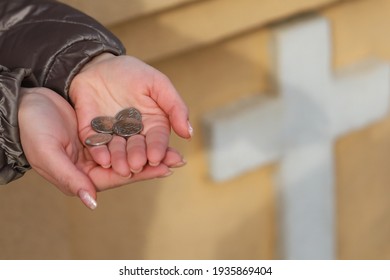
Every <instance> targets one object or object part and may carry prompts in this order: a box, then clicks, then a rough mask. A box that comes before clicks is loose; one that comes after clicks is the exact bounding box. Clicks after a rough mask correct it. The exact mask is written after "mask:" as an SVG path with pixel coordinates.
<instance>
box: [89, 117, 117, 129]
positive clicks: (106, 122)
mask: <svg viewBox="0 0 390 280" xmlns="http://www.w3.org/2000/svg"><path fill="white" fill-rule="evenodd" d="M114 122H115V118H113V117H108V116H100V117H96V118H94V119H93V120H92V121H91V126H92V128H93V130H95V131H96V132H100V133H112V132H113V130H112V127H113V125H114Z"/></svg>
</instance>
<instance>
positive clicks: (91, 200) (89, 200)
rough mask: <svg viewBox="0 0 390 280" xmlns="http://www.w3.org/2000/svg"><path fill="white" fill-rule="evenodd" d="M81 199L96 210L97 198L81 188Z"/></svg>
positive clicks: (79, 194)
mask: <svg viewBox="0 0 390 280" xmlns="http://www.w3.org/2000/svg"><path fill="white" fill-rule="evenodd" d="M78 196H79V197H80V199H81V201H82V202H83V203H84V205H85V206H87V207H88V208H89V209H91V210H95V209H96V207H97V202H96V200H95V199H94V198H93V197H92V196H91V195H90V194H89V193H88V192H87V191H85V190H80V191H79V193H78Z"/></svg>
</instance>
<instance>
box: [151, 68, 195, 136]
mask: <svg viewBox="0 0 390 280" xmlns="http://www.w3.org/2000/svg"><path fill="white" fill-rule="evenodd" d="M158 73H159V74H160V75H156V78H155V84H154V88H153V95H154V96H153V95H152V96H153V99H154V100H155V101H156V102H157V104H158V105H159V106H160V108H161V109H162V110H163V111H164V112H165V113H166V114H167V115H168V117H169V121H170V123H171V125H172V128H173V130H174V131H175V132H176V134H177V135H179V136H181V137H183V138H187V139H190V138H191V137H192V133H193V129H192V127H191V124H190V122H189V113H188V108H187V106H186V104H185V103H184V101H183V99H182V98H181V96H180V94H179V93H178V92H177V90H176V88H175V87H174V86H173V84H172V83H171V81H170V80H169V78H168V77H167V76H165V75H164V74H162V73H160V72H158Z"/></svg>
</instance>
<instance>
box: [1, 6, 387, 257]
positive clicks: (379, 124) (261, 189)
mask: <svg viewBox="0 0 390 280" xmlns="http://www.w3.org/2000/svg"><path fill="white" fill-rule="evenodd" d="M62 2H64V3H67V4H69V5H72V6H74V7H76V8H78V9H80V10H82V11H84V12H85V13H87V14H89V15H91V16H92V17H94V18H96V19H97V20H98V21H100V22H101V23H103V24H104V25H105V26H107V27H108V28H109V29H110V30H111V31H112V32H113V33H114V34H116V35H117V36H118V37H119V38H120V39H121V40H122V42H123V43H124V44H125V46H126V49H127V53H128V54H129V55H133V56H136V57H138V58H140V59H142V60H144V61H146V62H147V63H149V64H151V65H152V66H154V67H156V68H157V69H159V70H161V71H162V72H163V73H165V74H167V75H168V76H169V77H170V79H171V80H172V82H173V84H174V85H175V86H176V88H177V89H178V91H179V92H180V93H181V95H182V96H183V98H184V100H185V101H186V103H187V104H188V107H189V108H190V119H191V123H192V125H193V127H194V131H195V134H194V138H193V139H192V140H191V141H185V140H181V139H179V138H178V137H176V136H175V135H172V139H171V143H172V146H174V147H176V148H177V149H179V150H180V151H181V152H182V153H183V155H184V156H185V158H186V160H187V161H188V164H187V165H186V166H185V167H183V168H180V169H177V170H176V171H175V173H174V174H173V175H172V176H171V177H168V178H165V179H159V180H153V181H147V182H141V183H136V184H133V185H129V186H125V187H122V188H118V189H114V190H110V191H107V192H104V193H99V194H98V203H99V207H98V208H97V209H96V210H95V211H93V212H91V211H89V210H88V209H87V208H85V207H84V206H83V205H82V204H81V202H80V201H79V200H78V199H77V198H70V197H66V196H64V195H63V194H62V193H60V192H59V191H58V190H57V189H56V188H55V187H54V186H52V185H50V184H49V183H47V182H46V181H45V180H43V179H41V178H40V177H39V176H38V175H37V174H36V173H35V172H34V171H30V172H28V174H26V175H25V176H24V177H23V178H22V179H20V180H18V181H16V182H13V183H11V184H9V185H7V186H3V187H1V188H0V228H1V230H0V258H1V259H280V258H285V257H286V255H285V254H284V253H283V252H284V248H283V246H286V245H285V242H286V241H285V240H281V239H283V238H284V237H283V236H285V235H286V234H287V235H288V232H286V231H285V230H284V229H283V227H281V226H280V225H281V222H280V221H281V219H283V217H281V211H280V209H281V205H280V204H281V203H283V201H281V200H280V199H279V194H278V191H277V190H278V186H277V185H278V180H277V177H278V172H279V170H280V164H281V162H280V160H270V161H268V162H266V163H264V164H258V165H256V166H251V168H247V169H245V170H242V171H241V172H239V173H238V174H234V176H230V177H229V178H227V179H224V180H216V179H215V176H213V173H212V170H211V168H210V165H211V163H210V162H211V161H212V159H210V154H211V153H212V149H213V148H215V146H212V147H211V146H210V142H212V139H210V137H212V135H213V132H210V131H207V130H206V129H205V126H206V125H205V117H208V121H209V122H210V119H209V118H210V117H209V116H213V113H215V112H219V111H220V110H221V109H223V108H230V107H229V106H232V104H241V102H242V100H248V98H249V100H251V98H257V97H258V96H264V97H267V98H268V97H270V98H278V96H279V95H280V93H279V92H278V90H277V87H276V86H275V79H276V77H275V76H274V74H273V73H275V72H274V65H273V63H274V57H273V53H274V51H273V50H272V47H270V46H271V41H272V36H273V30H274V28H275V27H277V26H279V25H281V24H283V25H286V24H287V25H288V24H289V21H290V20H291V19H293V20H299V19H301V18H304V17H306V16H307V14H316V15H318V16H321V17H323V18H325V19H327V20H328V21H329V23H330V26H331V30H332V32H331V40H330V42H329V43H330V45H331V48H332V57H331V61H330V64H331V67H332V69H334V71H337V70H338V69H342V68H344V67H348V66H350V65H353V64H355V63H357V62H359V61H363V60H366V59H369V58H371V57H376V58H379V59H380V60H381V61H382V62H384V63H390V36H388V35H389V34H388V30H389V29H390V0H350V1H345V0H291V1H274V0H242V1H235V0H209V1H202V0H198V1H195V0H164V1H154V0H131V1H128V0H112V1H104V0H63V1H62ZM308 42H309V43H310V40H308ZM389 78H390V77H389ZM307 79H308V80H310V79H311V77H307ZM389 84H390V82H389ZM266 117H267V116H266ZM268 117H269V118H272V115H269V116H268ZM309 117H310V116H309ZM237 118H238V119H239V116H238V117H237ZM212 121H213V120H211V122H212ZM245 125H249V124H248V123H243V124H242V126H245ZM209 129H210V128H209ZM248 129H252V128H251V127H249V128H248ZM254 129H255V128H254ZM210 135H211V136H210ZM332 156H333V158H334V165H333V166H334V179H333V180H334V189H333V206H332V207H333V210H332V211H333V212H331V213H333V214H334V217H332V218H333V220H332V223H333V225H332V234H333V235H332V240H333V242H334V244H333V245H331V246H334V247H332V249H331V250H332V254H333V255H332V257H333V258H336V259H389V258H390V203H389V202H390V187H389V186H390V172H389V170H390V117H388V116H384V117H383V118H382V119H380V120H378V121H376V122H374V123H371V124H370V125H367V126H365V127H362V128H360V129H358V130H353V131H350V132H347V133H344V134H343V135H342V136H340V137H338V138H337V139H335V142H334V145H333V147H332ZM240 160H241V159H237V161H238V163H239V162H240ZM297 164H299V163H297ZM300 199H302V201H304V200H305V195H304V194H303V195H302V196H301V197H300ZM306 199H307V198H306ZM310 211H311V210H310V209H306V211H304V212H303V213H301V214H302V215H306V214H307V215H310ZM295 246H297V247H299V246H300V244H295ZM312 250H313V251H315V250H317V248H316V247H315V246H314V247H313V248H312ZM292 256H294V255H292ZM317 256H318V257H317V258H321V255H317ZM290 257H291V256H290Z"/></svg>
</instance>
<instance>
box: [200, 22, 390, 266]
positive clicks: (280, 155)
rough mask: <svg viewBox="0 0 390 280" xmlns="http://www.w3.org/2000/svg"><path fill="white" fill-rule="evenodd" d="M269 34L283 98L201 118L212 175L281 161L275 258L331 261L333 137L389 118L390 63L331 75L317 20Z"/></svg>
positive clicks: (326, 40)
mask: <svg viewBox="0 0 390 280" xmlns="http://www.w3.org/2000/svg"><path fill="white" fill-rule="evenodd" d="M273 34H274V48H273V51H274V53H275V60H276V64H275V66H276V67H275V69H276V71H275V73H274V75H275V77H276V78H277V81H278V88H279V93H280V97H279V98H275V99H271V98H269V99H268V100H264V97H254V98H252V99H248V100H245V101H243V102H241V103H240V104H239V105H237V104H236V105H234V106H231V107H228V108H224V109H222V110H219V111H218V112H215V113H211V114H210V115H209V116H208V117H207V118H206V127H207V131H208V142H209V148H210V150H209V154H210V170H211V175H212V176H213V178H214V179H215V180H218V181H220V180H225V179H229V178H231V177H234V176H236V175H238V174H240V173H242V172H244V171H246V170H248V169H252V168H255V167H256V168H258V166H260V165H263V164H266V163H270V162H274V161H277V160H281V164H280V170H279V174H278V180H277V182H278V190H277V192H278V198H279V200H278V203H279V214H280V216H279V218H280V227H279V236H280V237H281V240H280V243H279V244H281V248H280V252H281V256H280V257H282V258H286V259H334V258H336V257H337V256H336V253H335V252H336V250H335V214H336V213H335V207H334V206H335V205H334V199H335V198H334V194H335V193H334V187H335V186H334V185H335V184H334V181H335V180H334V177H335V174H334V172H335V170H334V168H335V167H334V158H333V147H334V142H335V140H336V138H337V137H339V136H340V135H342V134H345V133H347V132H350V131H352V130H356V129H359V128H362V127H364V126H366V125H368V124H370V123H372V122H375V121H377V120H379V119H381V118H383V117H384V116H386V114H387V113H388V109H389V95H390V82H389V78H390V67H389V65H388V64H385V63H380V62H378V61H376V62H370V63H368V62H365V63H361V64H360V65H355V66H354V67H350V69H344V70H343V71H339V72H337V73H335V74H333V70H332V66H331V61H332V55H331V32H330V27H329V23H328V21H327V20H326V19H325V18H322V17H315V18H310V19H305V20H301V21H297V22H293V23H291V22H290V23H287V24H285V25H283V26H279V27H277V28H276V29H275V30H274V33H273Z"/></svg>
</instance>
